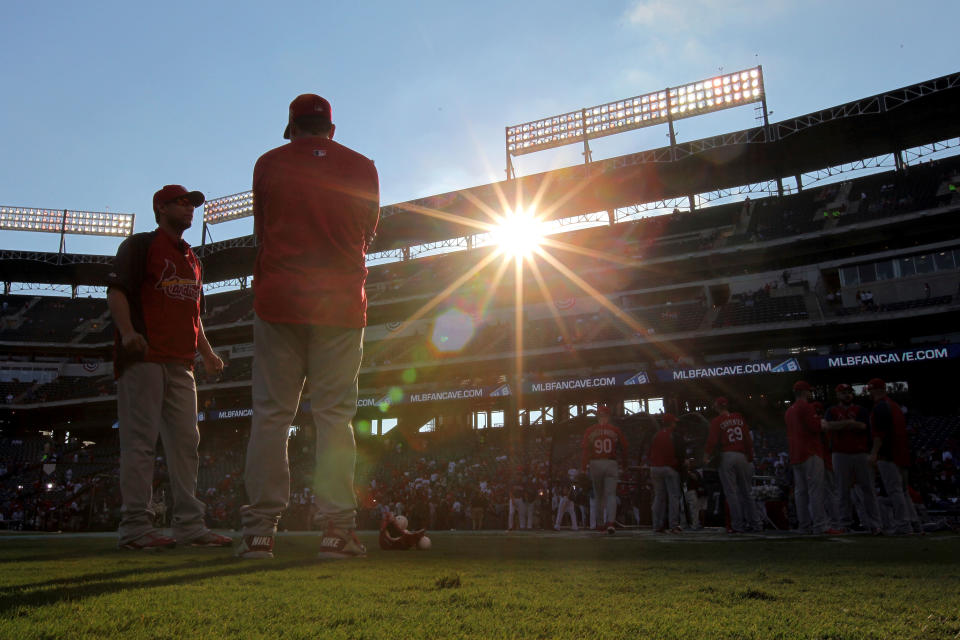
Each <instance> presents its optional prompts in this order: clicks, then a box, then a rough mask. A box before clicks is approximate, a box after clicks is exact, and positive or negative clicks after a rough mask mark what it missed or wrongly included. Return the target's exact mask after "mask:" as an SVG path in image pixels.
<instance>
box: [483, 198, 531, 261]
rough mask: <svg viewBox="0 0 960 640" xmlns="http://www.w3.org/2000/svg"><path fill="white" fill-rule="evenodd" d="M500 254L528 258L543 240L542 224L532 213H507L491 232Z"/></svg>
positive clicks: (520, 211) (521, 211)
mask: <svg viewBox="0 0 960 640" xmlns="http://www.w3.org/2000/svg"><path fill="white" fill-rule="evenodd" d="M493 235H494V241H495V242H496V245H497V247H499V250H500V252H501V253H502V254H504V255H506V256H509V257H511V258H529V257H530V255H531V254H532V253H533V251H534V250H535V249H536V248H537V247H539V246H540V242H541V241H542V240H543V223H541V222H540V220H538V219H537V217H536V216H535V215H534V214H533V212H532V211H523V210H519V211H516V212H509V213H507V214H506V215H505V216H504V217H503V220H502V221H501V222H500V224H499V226H498V227H497V228H496V229H494V231H493Z"/></svg>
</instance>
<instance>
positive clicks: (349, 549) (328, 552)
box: [317, 529, 367, 559]
mask: <svg viewBox="0 0 960 640" xmlns="http://www.w3.org/2000/svg"><path fill="white" fill-rule="evenodd" d="M366 556H367V548H366V547H365V546H363V545H362V544H360V541H359V540H358V539H357V534H356V533H354V531H353V529H327V530H326V531H325V532H324V534H323V538H321V540H320V552H319V553H317V557H318V558H327V559H341V558H365V557H366Z"/></svg>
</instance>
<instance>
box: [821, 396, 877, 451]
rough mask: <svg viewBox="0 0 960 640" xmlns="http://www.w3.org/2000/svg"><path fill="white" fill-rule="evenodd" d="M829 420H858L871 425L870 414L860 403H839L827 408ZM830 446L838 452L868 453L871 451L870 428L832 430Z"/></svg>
mask: <svg viewBox="0 0 960 640" xmlns="http://www.w3.org/2000/svg"><path fill="white" fill-rule="evenodd" d="M826 418H827V421H828V422H843V421H844V420H856V421H857V422H862V423H863V424H864V425H866V426H869V425H870V414H869V413H867V410H866V409H864V408H863V407H861V406H860V405H858V404H854V403H851V404H838V405H834V406H832V407H830V408H829V409H827V416H826ZM830 448H831V450H833V451H835V452H837V453H867V452H869V451H870V431H869V430H868V429H837V430H832V431H830Z"/></svg>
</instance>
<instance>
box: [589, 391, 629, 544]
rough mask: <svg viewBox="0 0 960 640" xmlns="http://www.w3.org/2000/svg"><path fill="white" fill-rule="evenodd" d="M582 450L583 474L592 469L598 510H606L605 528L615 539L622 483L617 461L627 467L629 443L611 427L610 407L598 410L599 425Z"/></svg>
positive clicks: (616, 429)
mask: <svg viewBox="0 0 960 640" xmlns="http://www.w3.org/2000/svg"><path fill="white" fill-rule="evenodd" d="M581 448H582V450H583V456H582V458H581V462H580V470H581V471H586V470H587V469H588V468H589V471H590V480H591V481H592V482H593V495H594V496H596V500H597V508H598V509H602V510H603V514H602V515H603V519H604V522H605V524H604V525H603V528H604V529H606V531H607V533H609V534H611V535H612V534H613V533H614V532H615V531H616V524H615V521H616V517H617V482H618V481H619V480H620V469H619V467H618V466H617V459H618V458H619V460H620V463H621V464H622V465H623V467H626V466H627V439H626V438H625V437H624V435H623V432H622V431H620V429H618V428H617V427H615V426H614V425H612V424H610V409H609V407H606V406H601V407H600V408H598V409H597V424H595V425H593V426H592V427H590V428H589V429H587V431H586V433H584V434H583V442H582V443H581Z"/></svg>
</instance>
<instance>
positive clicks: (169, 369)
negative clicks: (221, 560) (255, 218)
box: [107, 185, 232, 551]
mask: <svg viewBox="0 0 960 640" xmlns="http://www.w3.org/2000/svg"><path fill="white" fill-rule="evenodd" d="M203 202H204V196H203V194H202V193H200V192H199V191H187V190H186V189H185V188H183V187H182V186H180V185H167V186H165V187H163V188H162V189H160V190H159V191H157V192H156V193H155V194H154V195H153V212H154V216H155V218H156V220H157V229H156V230H154V231H151V232H149V233H138V234H135V235H132V236H130V237H129V238H127V239H126V240H124V241H123V243H122V244H121V245H120V248H119V249H118V250H117V257H116V259H115V260H114V264H113V271H112V272H111V273H110V274H109V278H108V279H109V289H108V292H107V303H108V305H109V307H110V314H111V316H112V317H113V323H114V325H115V326H116V331H115V332H114V365H113V366H114V377H115V378H116V379H117V405H118V414H117V415H118V418H119V420H118V421H119V423H120V424H119V426H120V493H121V496H122V500H123V506H122V508H121V519H120V529H119V536H120V539H119V546H120V548H122V549H131V550H138V551H151V550H156V549H163V548H169V547H174V546H176V544H177V543H178V542H179V543H181V544H186V545H189V546H195V547H225V546H229V545H230V544H232V541H231V540H230V538H227V537H226V536H221V535H219V534H216V533H214V532H212V531H210V530H209V529H207V527H206V525H205V524H204V511H205V505H204V504H203V502H202V501H200V500H199V499H197V497H196V488H197V468H198V464H199V456H198V453H197V447H198V445H199V443H200V432H199V430H198V429H197V387H196V382H195V381H194V377H193V362H194V358H195V357H196V354H197V352H198V351H199V353H200V357H201V359H202V360H203V366H204V368H205V369H206V371H207V373H210V374H214V373H219V372H220V371H222V370H223V361H222V360H221V359H220V358H219V356H217V354H216V353H215V352H214V351H213V348H212V347H211V346H210V343H209V342H208V341H207V337H206V336H205V335H204V332H203V324H202V323H201V321H200V312H201V307H202V304H203V287H202V277H201V270H200V262H199V260H197V256H196V255H195V254H194V253H193V250H192V249H191V248H190V245H188V244H187V243H186V242H184V241H183V232H184V231H186V230H187V229H189V228H190V226H191V225H192V224H193V211H194V208H196V207H197V206H199V205H201V204H203ZM158 435H159V436H160V438H161V439H162V440H163V451H164V462H165V463H166V465H167V469H168V471H169V476H170V490H171V494H172V495H173V521H172V525H171V526H172V533H173V536H172V537H168V536H166V535H163V533H162V532H161V531H160V530H158V529H157V528H156V527H155V526H154V512H153V509H152V506H151V505H152V502H153V491H152V489H153V471H154V461H155V460H156V445H157V436H158Z"/></svg>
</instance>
